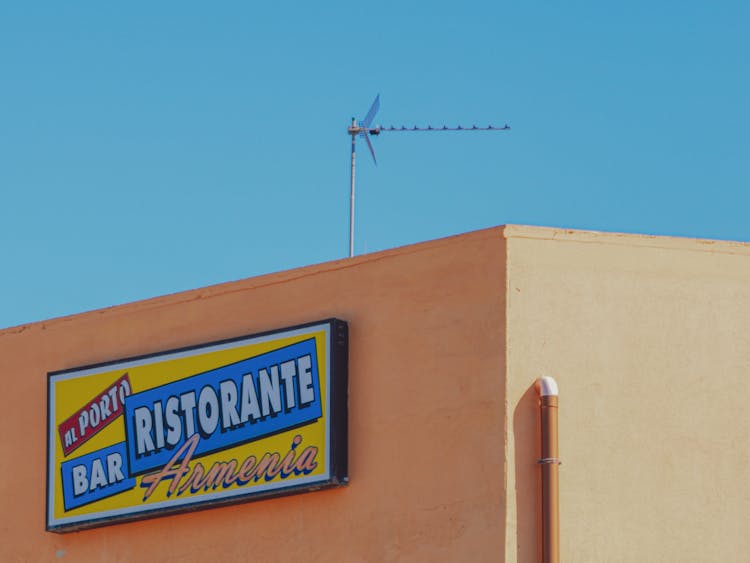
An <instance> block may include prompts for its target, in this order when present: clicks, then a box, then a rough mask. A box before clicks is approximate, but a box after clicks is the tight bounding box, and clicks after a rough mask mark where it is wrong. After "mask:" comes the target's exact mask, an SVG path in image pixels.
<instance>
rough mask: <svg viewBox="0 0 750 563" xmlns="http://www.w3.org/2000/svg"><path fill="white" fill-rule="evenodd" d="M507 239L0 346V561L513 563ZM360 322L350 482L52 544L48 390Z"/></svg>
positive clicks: (17, 336) (14, 332)
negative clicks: (162, 356)
mask: <svg viewBox="0 0 750 563" xmlns="http://www.w3.org/2000/svg"><path fill="white" fill-rule="evenodd" d="M504 271H505V259H504V243H503V240H502V230H501V229H491V230H487V231H481V232H477V233H472V234H469V235H464V236H461V237H454V238H450V239H445V240H440V241H435V242H431V243H427V244H421V245H416V246H412V247H406V248H402V249H397V250H393V251H387V252H382V253H378V254H372V255H367V256H363V257H358V258H355V259H353V260H342V261H339V262H334V263H329V264H324V265H320V266H313V267H309V268H303V269H299V270H294V271H290V272H284V273H280V274H274V275H269V276H264V277H260V278H254V279H249V280H244V281H240V282H234V283H229V284H224V285H220V286H215V287H210V288H205V289H200V290H195V291H190V292H186V293H181V294H176V295H171V296H167V297H163V298H158V299H153V300H149V301H144V302H139V303H134V304H130V305H124V306H119V307H114V308H110V309H106V310H101V311H94V312H90V313H85V314H81V315H76V316H73V317H67V318H61V319H54V320H51V321H47V322H41V323H35V324H31V325H27V326H21V327H15V328H10V329H6V330H4V331H2V332H0V377H1V378H2V384H3V388H4V389H5V393H4V409H3V416H2V421H3V424H2V425H0V463H1V464H2V465H1V466H0V474H1V475H3V476H4V479H2V482H0V496H2V498H3V505H4V506H5V515H4V516H3V518H2V519H1V520H0V525H1V526H2V541H0V561H15V560H19V561H51V560H54V561H178V560H179V561H202V560H211V561H232V560H254V561H290V560H291V561H347V562H357V561H373V562H375V561H377V562H382V561H479V560H491V558H493V557H500V556H501V554H502V552H503V550H504V532H505V524H504V505H505V492H504V491H505V489H504V487H505V480H504V467H505V464H504V456H505V453H504V443H505V442H504V424H505V418H504V412H505V411H504V404H505V403H504V380H503V373H504V367H503V366H504V364H503V362H504V342H505V337H504V314H505V307H504V298H505V292H504V287H505V281H504V280H505V273H504ZM332 316H335V317H339V318H342V319H345V320H347V321H348V322H349V330H350V343H349V346H350V359H349V374H350V375H349V387H350V395H349V409H350V419H349V420H350V426H349V436H350V450H349V452H350V455H349V473H350V478H351V482H350V485H349V486H347V487H345V488H339V489H333V490H327V491H318V492H313V493H307V494H302V495H296V496H289V497H284V498H279V499H271V500H265V501H259V502H253V503H247V504H241V505H235V506H231V507H223V508H217V509H210V510H203V511H199V512H194V513H190V514H182V515H175V516H168V517H162V518H156V519H151V520H146V521H141V522H134V523H128V524H120V525H115V526H109V527H104V528H98V529H92V530H86V531H82V532H74V533H69V534H53V533H49V532H45V531H44V506H45V457H46V453H45V419H46V373H47V372H48V371H52V370H59V369H66V368H70V367H75V366H80V365H87V364H92V363H98V362H102V361H107V360H112V359H118V358H123V357H129V356H134V355H140V354H147V353H151V352H157V351H161V350H166V349H172V348H177V347H182V346H187V345H193V344H198V343H202V342H210V341H214V340H218V339H223V338H229V337H233V336H238V335H243V334H251V333H253V332H260V331H265V330H269V329H275V328H281V327H284V326H290V325H295V324H299V323H304V322H308V321H314V320H318V319H322V318H327V317H332Z"/></svg>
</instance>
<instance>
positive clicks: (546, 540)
mask: <svg viewBox="0 0 750 563" xmlns="http://www.w3.org/2000/svg"><path fill="white" fill-rule="evenodd" d="M537 390H538V391H539V399H540V400H539V411H540V412H539V414H540V416H541V426H542V444H541V445H542V451H541V454H542V455H541V458H540V459H539V461H538V463H539V465H541V467H542V563H559V562H560V497H559V495H560V481H559V475H558V471H559V466H560V459H559V457H558V456H559V451H558V448H557V404H558V401H557V399H558V391H557V382H556V381H555V380H554V379H553V378H551V377H547V376H545V377H542V378H541V379H539V381H538V383H537Z"/></svg>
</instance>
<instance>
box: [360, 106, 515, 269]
mask: <svg viewBox="0 0 750 563" xmlns="http://www.w3.org/2000/svg"><path fill="white" fill-rule="evenodd" d="M379 109H380V94H378V95H377V96H375V100H373V102H372V105H371V106H370V109H369V110H367V115H365V118H364V119H363V120H362V121H357V120H356V119H355V118H353V117H352V123H351V125H349V127H348V128H347V130H346V132H347V133H348V134H349V135H351V136H352V174H351V187H350V191H349V257H350V258H351V257H352V256H354V176H355V161H356V141H357V137H364V139H365V141H366V142H367V148H368V149H370V154H371V155H372V160H373V162H374V163H375V166H377V165H378V160H377V159H376V158H375V149H373V147H372V142H371V141H370V135H380V133H382V132H383V131H388V132H407V131H411V132H413V131H507V130H509V129H510V127H508V125H507V124H505V125H503V126H502V127H496V126H494V125H488V126H487V127H477V126H476V125H472V126H471V127H463V126H461V125H458V126H456V127H448V126H447V125H443V126H441V127H433V126H432V125H428V126H427V127H417V126H416V125H414V126H413V127H405V126H403V125H402V126H400V127H394V126H393V125H390V126H388V127H383V126H382V125H377V126H375V127H371V124H372V120H373V118H374V117H375V114H376V113H378V110H379Z"/></svg>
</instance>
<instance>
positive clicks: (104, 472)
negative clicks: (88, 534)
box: [60, 442, 135, 510]
mask: <svg viewBox="0 0 750 563" xmlns="http://www.w3.org/2000/svg"><path fill="white" fill-rule="evenodd" d="M125 450H126V448H125V443H124V442H120V443H119V444H115V445H113V446H109V447H107V448H104V449H102V450H97V451H95V452H91V453H90V454H86V455H84V456H81V457H77V458H74V459H70V460H68V461H65V462H63V463H61V464H60V471H61V472H62V486H63V501H64V504H65V510H72V509H73V508H78V507H79V506H83V505H85V504H88V503H90V502H94V501H97V500H100V499H103V498H106V497H109V496H112V495H116V494H117V493H121V492H122V491H127V490H130V489H132V488H133V487H135V479H133V478H131V477H129V472H128V462H127V454H126V451H125Z"/></svg>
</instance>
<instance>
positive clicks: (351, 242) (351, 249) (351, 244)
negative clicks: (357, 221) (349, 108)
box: [349, 118, 357, 258]
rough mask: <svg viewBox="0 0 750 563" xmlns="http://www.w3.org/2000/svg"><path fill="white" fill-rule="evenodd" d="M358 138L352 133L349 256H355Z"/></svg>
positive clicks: (354, 125) (353, 121)
mask: <svg viewBox="0 0 750 563" xmlns="http://www.w3.org/2000/svg"><path fill="white" fill-rule="evenodd" d="M356 126H357V123H356V121H355V120H354V118H352V128H355V127H356ZM356 138H357V134H356V133H352V181H351V188H350V190H349V258H351V257H352V256H354V170H355V165H354V161H355V151H354V145H355V140H356Z"/></svg>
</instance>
